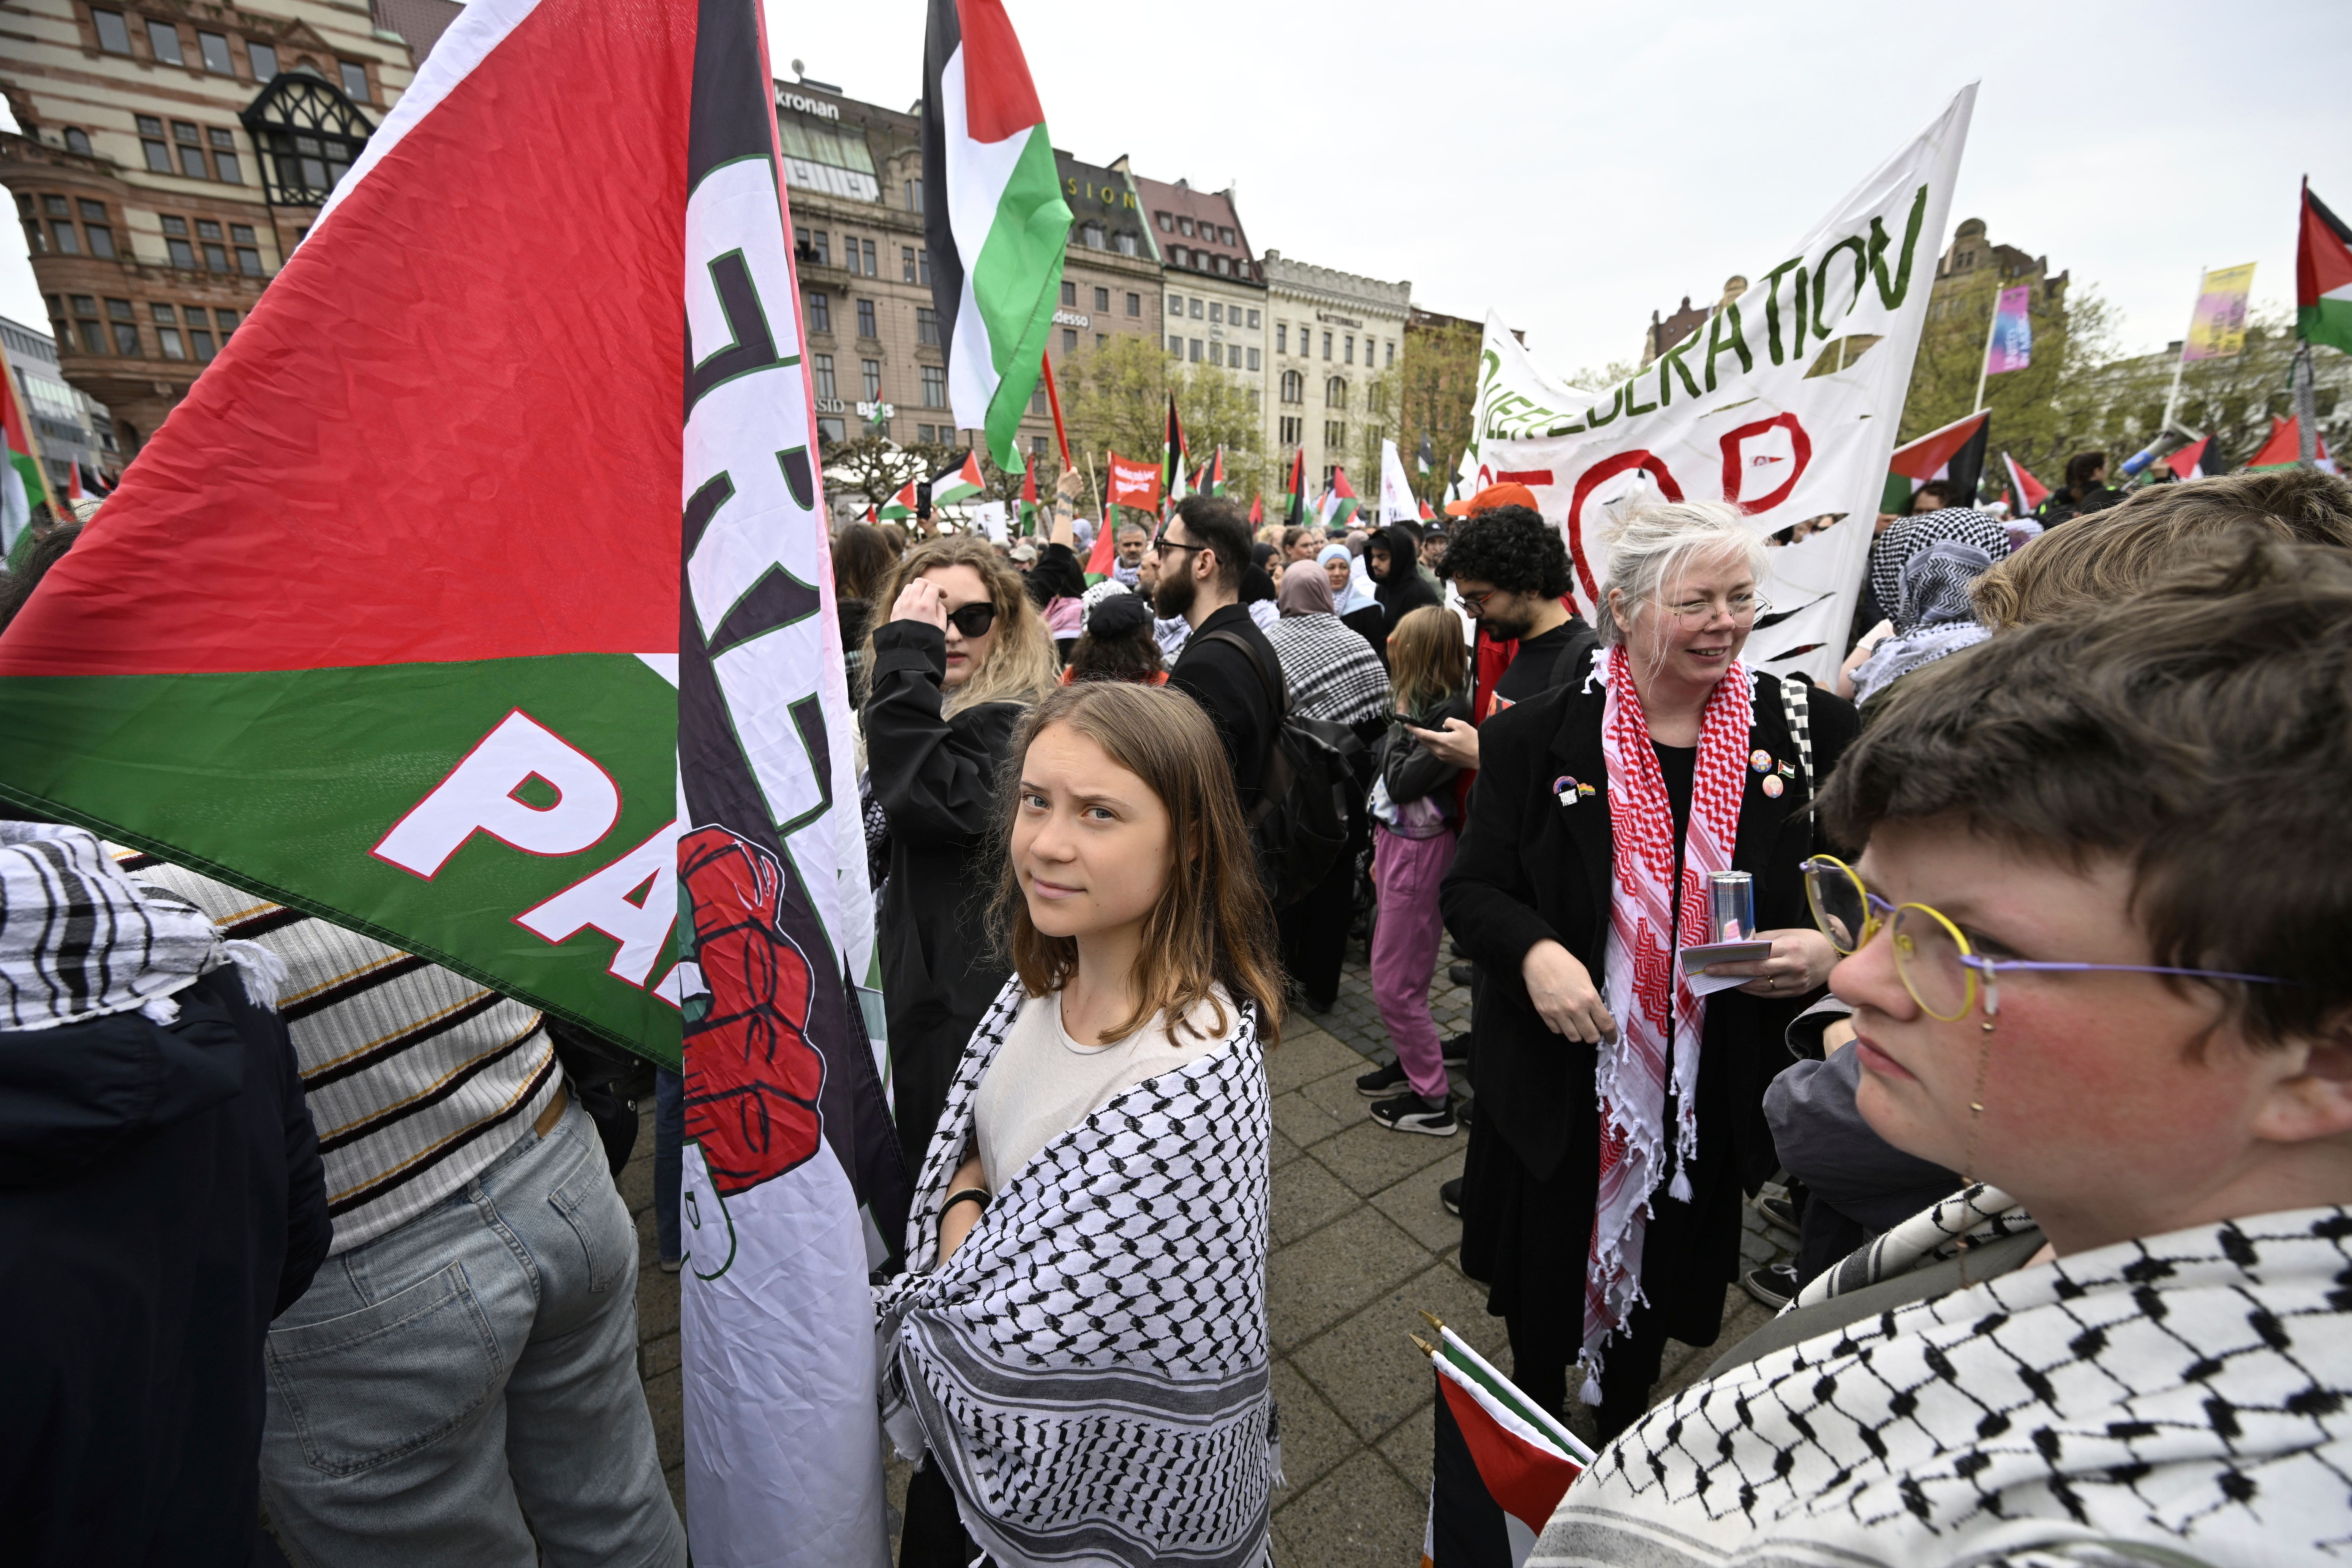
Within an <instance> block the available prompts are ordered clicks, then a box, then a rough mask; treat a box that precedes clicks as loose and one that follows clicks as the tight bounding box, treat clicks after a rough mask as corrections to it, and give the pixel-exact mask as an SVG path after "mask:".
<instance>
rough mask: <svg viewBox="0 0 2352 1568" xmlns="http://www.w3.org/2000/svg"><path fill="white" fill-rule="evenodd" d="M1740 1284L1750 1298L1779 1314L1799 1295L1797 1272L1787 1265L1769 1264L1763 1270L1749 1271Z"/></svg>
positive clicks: (1754, 1269) (1741, 1278)
mask: <svg viewBox="0 0 2352 1568" xmlns="http://www.w3.org/2000/svg"><path fill="white" fill-rule="evenodd" d="M1739 1283H1740V1286H1741V1288H1742V1289H1745V1290H1746V1291H1747V1292H1748V1294H1749V1295H1750V1296H1753V1297H1755V1298H1756V1299H1757V1300H1759V1301H1761V1302H1763V1303H1764V1304H1765V1305H1766V1306H1768V1307H1769V1308H1771V1309H1772V1310H1774V1311H1776V1312H1777V1311H1779V1310H1780V1309H1781V1308H1783V1307H1785V1306H1787V1305H1788V1304H1789V1302H1790V1300H1791V1299H1793V1298H1794V1297H1795V1296H1796V1294H1797V1271H1796V1270H1795V1269H1794V1268H1790V1266H1789V1265H1788V1264H1785V1263H1768V1264H1766V1265H1765V1266H1764V1267H1763V1268H1751V1269H1749V1270H1748V1272H1747V1273H1746V1274H1745V1275H1743V1276H1741V1277H1740V1280H1739Z"/></svg>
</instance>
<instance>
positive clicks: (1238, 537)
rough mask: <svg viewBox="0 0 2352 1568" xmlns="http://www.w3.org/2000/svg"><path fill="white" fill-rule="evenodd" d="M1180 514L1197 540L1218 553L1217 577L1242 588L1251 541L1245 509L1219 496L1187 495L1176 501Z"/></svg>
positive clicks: (1248, 560)
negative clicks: (1243, 573)
mask: <svg viewBox="0 0 2352 1568" xmlns="http://www.w3.org/2000/svg"><path fill="white" fill-rule="evenodd" d="M1176 516H1177V517H1178V518H1179V519H1181V520H1182V521H1183V524H1184V531H1185V532H1187V533H1189V534H1191V535H1192V538H1193V541H1194V542H1196V543H1198V544H1200V545H1202V547H1204V548H1206V549H1208V550H1210V551H1212V552H1214V553H1215V555H1216V557H1217V581H1218V582H1219V583H1220V584H1223V586H1224V587H1225V588H1227V589H1228V590H1235V589H1239V588H1240V587H1241V585H1242V572H1243V570H1244V568H1245V567H1247V566H1248V565H1249V563H1250V543H1251V541H1250V525H1249V519H1248V518H1247V517H1245V516H1244V515H1243V512H1242V509H1241V508H1239V507H1237V506H1235V505H1234V503H1233V502H1231V501H1229V500H1223V498H1221V497H1218V496H1186V497H1185V498H1184V499H1183V500H1180V501H1178V502H1177V503H1176Z"/></svg>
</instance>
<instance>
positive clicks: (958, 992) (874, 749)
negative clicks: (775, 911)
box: [866, 621, 1023, 1171]
mask: <svg viewBox="0 0 2352 1568" xmlns="http://www.w3.org/2000/svg"><path fill="white" fill-rule="evenodd" d="M947 647H948V644H947V636H946V634H945V633H943V632H941V631H940V629H939V628H938V627H937V626H930V625H928V624H926V623H924V622H920V621H892V622H889V623H888V624H887V625H884V626H877V627H876V628H875V630H874V668H873V669H872V670H871V671H870V672H869V675H868V679H869V681H870V682H871V685H870V690H871V693H872V695H871V696H869V697H868V698H867V699H866V772H867V776H868V777H869V778H871V780H872V781H873V785H874V798H875V800H876V801H877V802H878V803H879V804H880V805H881V807H882V811H883V815H884V816H887V818H888V819H889V823H890V880H889V883H888V885H887V888H886V889H885V890H884V893H883V900H882V913H881V922H880V930H879V931H878V932H877V937H878V939H879V947H880V951H881V955H882V1004H883V1008H884V1011H885V1014H886V1016H887V1018H888V1022H889V1028H890V1078H891V1098H892V1100H893V1102H894V1107H895V1110H896V1114H897V1117H898V1143H899V1147H900V1148H901V1149H902V1150H904V1151H905V1152H906V1155H907V1168H908V1170H909V1171H913V1170H918V1169H920V1168H921V1165H922V1160H923V1154H924V1152H925V1151H926V1150H927V1149H929V1146H930V1142H931V1130H932V1129H933V1128H934V1127H936V1126H937V1125H938V1123H939V1120H940V1111H941V1110H944V1109H946V1106H947V1097H948V1085H949V1084H950V1081H951V1080H952V1079H953V1078H954V1076H955V1068H956V1063H957V1062H959V1061H960V1060H961V1059H962V1058H963V1050H964V1047H965V1046H966V1045H967V1044H968V1043H970V1041H971V1032H972V1030H973V1029H975V1028H977V1027H978V1026H979V1025H980V1020H981V1017H982V1015H984V1014H985V1013H986V1012H987V1011H988V1007H989V1004H990V1003H992V1002H993V1001H995V1000H996V993H997V992H998V991H999V990H1000V989H1001V988H1002V987H1003V984H1004V979H1005V976H1006V975H1008V974H1010V973H1012V972H1013V970H1012V965H1011V964H1010V963H1007V962H1006V961H1005V960H1004V959H1003V958H1002V957H1000V956H999V955H998V954H997V953H996V952H995V951H994V948H993V945H992V943H991V942H990V941H989V937H988V931H987V923H988V922H987V921H986V918H985V911H986V908H987V903H988V900H989V897H990V895H991V894H992V893H993V892H994V890H995V888H996V875H997V860H996V858H995V857H994V855H993V854H992V852H991V849H990V846H989V830H990V825H991V824H992V821H993V820H994V816H995V811H996V774H997V769H998V768H999V766H1000V765H1002V763H1003V760H1004V754H1005V752H1007V751H1008V750H1009V749H1010V748H1011V746H1012V743H1013V729H1014V727H1015V726H1016V725H1018V724H1019V723H1020V721H1021V715H1022V711H1023V710H1022V706H1021V704H1019V703H1017V702H981V703H975V704H973V705H972V706H971V707H969V708H966V709H963V710H961V711H960V712H958V713H957V714H955V716H954V717H952V718H942V717H941V716H940V707H941V703H942V700H943V693H942V691H941V689H940V681H941V679H943V678H944V677H945V675H946V672H947Z"/></svg>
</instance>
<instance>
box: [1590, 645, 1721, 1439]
mask: <svg viewBox="0 0 2352 1568" xmlns="http://www.w3.org/2000/svg"><path fill="white" fill-rule="evenodd" d="M1607 663H1608V673H1607V675H1606V677H1605V681H1606V685H1607V696H1606V698H1605V699H1604V700H1603V701H1602V704H1601V755H1602V757H1603V758H1604V759H1605V760H1606V762H1607V763H1608V769H1609V825H1610V830H1611V833H1612V837H1613V838H1614V840H1615V863H1614V865H1613V866H1612V871H1611V879H1610V900H1609V944H1608V949H1607V952H1606V955H1605V956H1604V958H1603V960H1602V973H1603V982H1602V984H1603V995H1602V1000H1603V1001H1604V1002H1605V1003H1606V1004H1607V1005H1608V1007H1609V1012H1610V1016H1612V1017H1613V1018H1615V1019H1616V1021H1617V1037H1616V1039H1615V1040H1614V1041H1603V1042H1602V1043H1601V1047H1600V1050H1599V1053H1598V1057H1597V1062H1596V1066H1595V1068H1594V1078H1595V1080H1596V1088H1597V1089H1599V1092H1600V1099H1601V1184H1600V1192H1599V1196H1598V1198H1597V1200H1596V1202H1595V1205H1594V1210H1595V1212H1594V1215H1593V1225H1592V1241H1591V1256H1590V1257H1589V1258H1587V1260H1586V1264H1585V1272H1584V1355H1583V1362H1584V1368H1585V1381H1584V1391H1583V1398H1584V1401H1585V1403H1586V1404H1588V1405H1598V1404H1599V1403H1601V1382H1600V1373H1601V1356H1602V1352H1603V1350H1604V1348H1605V1346H1606V1345H1607V1343H1608V1340H1609V1336H1610V1335H1611V1334H1612V1333H1613V1332H1615V1331H1617V1330H1619V1329H1622V1328H1623V1327H1624V1326H1625V1320H1626V1319H1627V1318H1628V1317H1629V1316H1631V1315H1632V1313H1633V1308H1634V1306H1635V1305H1636V1304H1637V1303H1638V1302H1639V1301H1640V1300H1642V1243H1643V1237H1644V1235H1645V1234H1646V1232H1647V1229H1648V1226H1649V1218H1650V1196H1651V1194H1653V1193H1654V1192H1655V1191H1656V1190H1657V1188H1658V1185H1659V1183H1660V1182H1661V1180H1663V1179H1664V1174H1665V1170H1666V1149H1667V1142H1668V1141H1667V1137H1666V1131H1665V1127H1664V1119H1665V1103H1666V1077H1667V1073H1668V1071H1669V1066H1670V1064H1671V1070H1672V1072H1673V1076H1674V1085H1675V1128H1674V1137H1673V1141H1672V1142H1673V1148H1674V1156H1675V1157H1674V1172H1675V1174H1674V1179H1673V1184H1672V1186H1671V1188H1670V1189H1669V1190H1670V1193H1671V1195H1672V1196H1674V1197H1675V1198H1677V1199H1680V1200H1683V1201H1688V1199H1689V1197H1690V1195H1691V1189H1690V1178H1689V1176H1688V1175H1687V1174H1686V1171H1687V1170H1688V1167H1689V1164H1690V1162H1691V1160H1692V1159H1693V1158H1694V1157H1695V1156H1696V1153H1697V1152H1698V1118H1697V1111H1696V1101H1697V1098H1698V1058H1699V1041H1700V1038H1701V1036H1702V1031H1703V1030H1704V1029H1705V1027H1706V1000H1705V999H1704V998H1703V997H1701V996H1700V995H1699V994H1697V993H1696V992H1695V991H1694V990H1692V989H1691V985H1690V983H1689V981H1688V980H1687V979H1685V977H1684V975H1683V973H1682V968H1681V965H1680V964H1679V963H1677V962H1676V960H1675V948H1676V947H1677V946H1678V945H1679V946H1684V947H1688V946H1691V945H1694V944H1696V943H1697V942H1705V941H1706V931H1707V911H1708V903H1709V900H1708V896H1707V876H1708V873H1710V872H1714V871H1727V870H1729V869H1730V868H1731V851H1732V846H1733V845H1734V843H1735V842H1736V841H1737V840H1738V837H1739V799H1740V795H1741V794H1742V793H1743V792H1744V790H1745V788H1746V786H1747V778H1748V773H1747V770H1748V730H1749V726H1750V724H1751V723H1752V721H1753V716H1754V700H1753V698H1752V695H1751V693H1750V690H1749V681H1748V670H1747V668H1746V667H1745V666H1743V665H1741V664H1739V663H1738V662H1736V661H1735V662H1734V663H1733V664H1732V665H1731V667H1730V668H1729V669H1727V670H1726V671H1725V673H1724V677H1723V679H1721V680H1719V681H1717V683H1716V687H1715V692H1714V694H1713V695H1712V696H1710V697H1709V698H1708V699H1707V702H1706V711H1705V712H1704V713H1703V714H1702V715H1701V716H1700V719H1699V739H1698V764H1697V767H1696V772H1695V773H1694V778H1693V787H1692V792H1691V814H1690V827H1689V831H1688V832H1687V833H1686V834H1685V836H1684V841H1683V856H1682V858H1683V868H1682V881H1681V883H1680V884H1679V886H1677V885H1676V883H1675V814H1674V806H1673V804H1672V802H1671V801H1670V800H1669V799H1668V797H1667V795H1666V781H1665V778H1664V775H1663V774H1662V773H1660V772H1659V771H1658V757H1657V753H1656V752H1654V751H1653V750H1652V749H1651V743H1650V727H1649V722H1648V721H1647V720H1646V719H1645V718H1644V717H1643V712H1642V694H1641V692H1640V691H1639V690H1637V689H1635V687H1634V685H1633V673H1632V669H1633V666H1632V661H1631V660H1630V659H1629V658H1627V656H1626V653H1625V649H1624V647H1622V645H1620V646H1619V647H1613V648H1612V649H1610V651H1609V658H1608V661H1607Z"/></svg>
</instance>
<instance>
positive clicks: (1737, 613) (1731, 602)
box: [1665, 594, 1772, 626]
mask: <svg viewBox="0 0 2352 1568" xmlns="http://www.w3.org/2000/svg"><path fill="white" fill-rule="evenodd" d="M1665 611H1666V614H1668V615H1670V616H1674V617H1675V619H1676V620H1678V621H1681V622H1682V623H1684V624H1685V626H1705V625H1706V623H1707V622H1709V621H1711V620H1713V619H1715V617H1716V614H1717V611H1727V612H1728V613H1729V614H1730V616H1731V619H1732V624H1733V625H1735V626H1753V625H1754V624H1755V622H1756V617H1757V616H1769V615H1770V614H1771V613H1772V601H1771V600H1769V599H1768V598H1766V597H1765V596H1764V595H1761V594H1734V595H1731V597H1730V598H1729V599H1728V600H1726V601H1724V602H1722V603H1720V604H1718V603H1717V602H1716V601H1715V600H1713V599H1691V600H1688V601H1686V602H1685V603H1683V604H1679V605H1666V606H1665Z"/></svg>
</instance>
